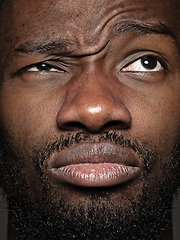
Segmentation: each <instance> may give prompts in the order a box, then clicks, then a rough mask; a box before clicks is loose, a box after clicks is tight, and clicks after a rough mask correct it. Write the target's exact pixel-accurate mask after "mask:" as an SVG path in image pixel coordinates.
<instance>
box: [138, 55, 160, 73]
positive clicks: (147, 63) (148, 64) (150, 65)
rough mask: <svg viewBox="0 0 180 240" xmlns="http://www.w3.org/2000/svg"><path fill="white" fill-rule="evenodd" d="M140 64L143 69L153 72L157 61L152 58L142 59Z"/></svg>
mask: <svg viewBox="0 0 180 240" xmlns="http://www.w3.org/2000/svg"><path fill="white" fill-rule="evenodd" d="M141 64H142V65H143V67H144V68H146V69H148V70H153V69H154V68H156V66H157V60H156V59H155V58H153V57H143V58H142V59H141Z"/></svg>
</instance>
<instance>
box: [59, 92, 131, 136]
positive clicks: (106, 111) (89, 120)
mask: <svg viewBox="0 0 180 240" xmlns="http://www.w3.org/2000/svg"><path fill="white" fill-rule="evenodd" d="M57 123H58V126H59V128H61V129H63V130H77V129H78V130H82V129H86V131H89V132H94V133H97V132H99V131H102V130H112V129H114V128H116V129H125V128H128V127H129V126H130V124H131V115H130V113H129V111H128V109H127V108H126V107H125V106H124V105H123V104H122V103H121V102H120V101H119V100H117V99H116V100H115V99H114V98H113V97H112V96H111V94H109V93H107V92H106V91H105V92H102V91H97V92H96V93H95V92H91V91H88V90H86V91H80V92H79V93H78V94H77V95H76V96H75V97H74V99H73V100H71V101H68V100H67V101H66V103H65V104H64V105H63V107H62V108H61V109H60V111H59V113H58V117H57Z"/></svg>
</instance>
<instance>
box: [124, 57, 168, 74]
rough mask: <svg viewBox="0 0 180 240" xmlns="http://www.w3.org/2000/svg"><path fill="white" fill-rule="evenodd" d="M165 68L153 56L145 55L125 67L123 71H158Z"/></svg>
mask: <svg viewBox="0 0 180 240" xmlns="http://www.w3.org/2000/svg"><path fill="white" fill-rule="evenodd" d="M163 69H164V68H163V66H162V65H161V63H160V62H159V61H158V60H157V59H155V58H153V57H143V58H140V59H138V60H136V61H135V62H133V63H131V64H129V65H128V66H126V67H124V68H123V69H122V70H121V71H122V72H158V71H162V70H163Z"/></svg>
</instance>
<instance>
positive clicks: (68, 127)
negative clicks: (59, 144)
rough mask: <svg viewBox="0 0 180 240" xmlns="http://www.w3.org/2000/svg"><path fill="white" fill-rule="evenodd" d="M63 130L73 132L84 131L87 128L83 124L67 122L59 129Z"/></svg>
mask: <svg viewBox="0 0 180 240" xmlns="http://www.w3.org/2000/svg"><path fill="white" fill-rule="evenodd" d="M59 128H60V129H61V130H66V131H73V130H83V129H86V126H85V125H84V124H83V123H81V122H73V121H72V122H67V123H64V124H62V125H61V126H60V127H59Z"/></svg>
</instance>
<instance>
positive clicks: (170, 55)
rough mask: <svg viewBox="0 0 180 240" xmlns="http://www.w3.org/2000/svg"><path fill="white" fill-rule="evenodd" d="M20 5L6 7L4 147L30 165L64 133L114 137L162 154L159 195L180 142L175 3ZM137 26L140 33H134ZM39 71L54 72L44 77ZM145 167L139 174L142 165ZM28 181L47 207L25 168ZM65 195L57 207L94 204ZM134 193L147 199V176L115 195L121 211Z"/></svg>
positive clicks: (1, 103) (0, 37)
mask: <svg viewBox="0 0 180 240" xmlns="http://www.w3.org/2000/svg"><path fill="white" fill-rule="evenodd" d="M13 3H14V1H13V0H9V1H7V2H6V3H5V5H4V7H3V9H2V17H1V23H0V24H1V26H2V27H1V29H0V42H1V47H0V55H1V62H0V64H1V72H0V76H1V85H0V112H1V118H0V123H1V129H0V130H1V143H2V142H3V141H4V140H5V139H8V142H9V143H10V144H11V145H13V146H17V148H18V151H19V152H20V154H22V155H23V156H25V157H26V156H27V155H28V154H31V155H32V156H33V154H34V152H33V151H32V150H33V149H35V150H36V149H39V148H40V147H42V146H44V145H45V144H46V143H47V141H49V142H52V141H53V139H54V138H57V137H59V136H60V135H61V134H64V135H66V134H67V133H69V132H70V133H77V132H78V131H82V132H86V133H88V134H90V135H91V136H92V138H93V139H96V137H97V135H98V134H101V133H102V132H104V131H112V130H113V131H114V130H116V131H118V132H119V133H123V134H124V135H125V136H130V138H131V139H134V138H138V139H140V140H141V141H142V142H150V143H151V145H152V147H154V148H156V149H157V150H158V152H159V155H160V158H161V161H159V162H158V163H157V165H156V167H154V169H153V171H152V173H151V181H150V183H149V184H150V185H151V187H152V188H153V189H155V190H154V195H156V185H157V182H156V177H157V175H158V174H159V175H160V173H161V166H162V165H163V163H164V162H165V161H168V158H167V156H168V155H170V154H171V150H172V149H173V147H174V145H175V144H176V142H177V141H179V135H180V122H179V119H180V108H179V103H180V94H179V91H180V81H179V80H180V66H179V64H180V55H179V41H180V29H179V26H180V24H179V22H180V19H179V13H178V11H177V4H176V1H172V0H151V1H148V0H141V1H128V0H117V1H110V0H109V1H108V0H100V1H95V2H92V1H89V0H86V1H83V0H81V1H71V2H70V1H61V0H53V1H49V0H46V1H38V2H37V1H34V0H32V1H31V2H30V1H29V2H28V1H24V0H20V1H17V3H16V5H13ZM19 9H21V11H19ZM9 12H11V13H12V14H11V15H9V14H8V13H9ZM134 22H135V23H137V24H139V25H136V27H133V25H132V23H134ZM122 23H123V24H122ZM129 25H131V29H129V28H128V26H129ZM117 26H119V29H123V31H118V30H117ZM139 26H141V28H138V27H139ZM162 26H163V27H162ZM164 26H166V27H164ZM128 29H129V30H128ZM167 29H168V30H167ZM55 42H56V44H54V43H55ZM57 43H58V44H57ZM47 44H49V45H48V46H47ZM2 46H3V47H2ZM145 56H151V57H153V59H155V60H156V61H157V66H156V68H153V69H151V70H148V71H145V70H146V69H145V68H143V67H142V65H141V64H140V65H138V64H139V62H138V60H139V59H141V58H142V57H145ZM37 63H45V64H47V65H45V69H43V70H42V65H41V66H40V65H37ZM49 66H51V67H49ZM38 67H41V69H40V68H38ZM92 96H93V97H92ZM142 116H143V117H142ZM12 148H13V147H12ZM165 150H166V151H165ZM7 160H8V161H13V159H12V158H11V157H10V156H9V158H8V159H7ZM139 165H140V169H141V167H142V164H141V161H140V160H139ZM29 169H31V171H29ZM22 172H23V174H25V175H26V179H27V185H28V186H29V189H30V192H31V193H30V196H29V197H30V198H31V199H32V200H33V201H35V202H40V199H41V196H42V194H43V193H42V188H41V182H40V180H39V178H38V176H37V175H36V170H35V166H34V164H33V162H30V161H29V162H26V165H25V167H24V168H23V169H22ZM52 181H53V180H52ZM57 186H58V187H59V189H60V190H57V195H56V198H54V201H55V202H56V201H58V199H59V196H60V195H61V194H63V195H65V196H66V197H67V201H68V203H70V204H71V203H73V204H78V202H79V201H80V200H81V201H84V200H86V201H87V202H88V201H89V199H88V193H87V192H86V195H85V193H84V192H83V191H81V190H80V189H79V190H77V189H76V188H75V187H73V186H71V187H67V186H65V185H63V184H61V183H58V184H57ZM173 188H175V187H173V186H172V189H173ZM6 191H7V192H8V186H7V189H6ZM127 191H129V193H131V194H132V195H135V194H136V192H138V191H139V177H137V178H135V179H134V181H133V183H132V185H131V186H130V188H129V190H127V189H126V188H125V189H124V188H123V189H121V187H119V188H118V190H116V191H115V192H109V196H110V198H111V199H113V201H114V202H115V203H117V202H118V200H119V199H120V198H121V197H122V196H123V195H124V194H126V192H127ZM172 191H173V190H172ZM170 218H171V217H170ZM164 233H165V234H164V237H162V239H164V240H172V239H173V238H172V229H171V225H168V226H166V230H165V232H164ZM8 234H9V235H8V240H14V239H16V237H15V234H16V233H15V230H14V229H13V226H11V225H9V233H8Z"/></svg>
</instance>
